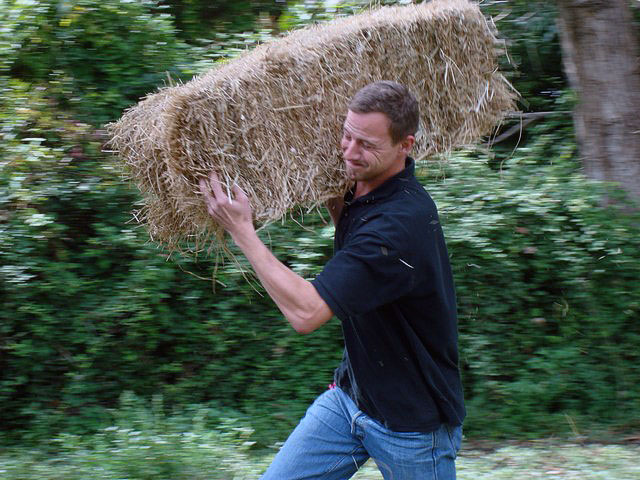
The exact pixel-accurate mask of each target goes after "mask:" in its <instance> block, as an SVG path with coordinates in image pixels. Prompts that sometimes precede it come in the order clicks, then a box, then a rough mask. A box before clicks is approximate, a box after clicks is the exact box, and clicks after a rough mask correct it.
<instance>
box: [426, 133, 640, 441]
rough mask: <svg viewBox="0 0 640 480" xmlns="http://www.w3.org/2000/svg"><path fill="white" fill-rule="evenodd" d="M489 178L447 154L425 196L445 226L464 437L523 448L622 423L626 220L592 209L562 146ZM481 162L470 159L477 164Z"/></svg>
mask: <svg viewBox="0 0 640 480" xmlns="http://www.w3.org/2000/svg"><path fill="white" fill-rule="evenodd" d="M548 141H549V139H548V138H543V137H540V141H539V143H541V145H540V144H535V143H533V144H532V145H530V146H528V147H526V148H521V149H519V150H518V152H517V155H518V156H517V157H514V158H513V159H512V160H511V161H510V162H509V163H508V164H505V165H503V167H504V168H503V169H502V170H500V171H492V170H491V169H489V168H487V163H489V162H488V159H485V162H482V161H479V158H478V156H477V155H473V156H470V155H459V156H455V157H454V158H452V159H451V162H450V163H449V164H448V165H447V167H446V168H445V169H444V172H439V173H435V174H434V175H435V176H437V175H439V174H444V176H445V179H444V181H443V182H441V183H440V182H433V176H432V178H431V180H430V181H429V183H431V182H433V183H431V185H430V186H429V187H428V189H429V190H430V191H431V193H432V194H433V196H434V197H435V199H436V201H437V203H438V204H439V206H440V209H441V214H442V217H443V220H444V222H445V234H446V237H447V241H448V246H449V251H450V255H451V261H452V265H453V268H454V275H455V278H456V283H457V292H458V300H459V311H460V332H461V336H460V343H461V345H460V348H461V354H462V364H463V368H464V377H465V378H464V385H465V393H466V396H467V400H468V406H469V410H470V415H469V419H468V422H467V432H470V433H471V434H473V433H474V432H482V433H483V434H487V433H489V432H491V431H495V432H500V433H501V434H504V433H507V432H509V433H512V434H521V433H524V434H525V435H526V434H529V435H532V436H535V435H542V434H548V433H551V432H554V433H557V432H559V431H560V432H562V431H568V430H569V428H570V424H569V423H570V422H571V421H573V420H571V421H569V423H568V421H567V419H566V415H569V416H571V417H574V416H575V417H576V421H578V420H581V421H584V423H587V422H589V421H591V422H593V421H595V422H600V423H601V424H604V423H607V422H617V423H619V424H625V423H627V422H628V423H629V425H631V424H632V423H633V421H634V420H633V419H632V418H631V417H630V416H629V412H631V411H633V404H634V402H635V401H634V400H633V399H634V398H639V395H640V390H639V389H638V380H640V368H638V360H640V358H639V356H640V352H639V351H638V349H637V345H638V344H639V343H638V342H639V341H640V328H639V326H638V322H637V319H638V318H640V285H639V284H638V282H637V281H635V279H636V278H637V272H638V265H640V248H639V247H640V243H639V242H640V240H639V238H640V236H639V234H640V231H639V226H638V225H640V223H639V222H638V218H637V215H635V216H634V215H625V214H622V213H620V212H618V211H615V210H613V209H606V208H603V207H601V206H600V203H599V202H600V201H601V198H602V193H603V190H602V189H601V188H598V186H597V185H596V184H594V183H592V182H589V181H588V180H586V179H585V178H584V177H583V176H582V175H581V174H580V173H579V172H578V171H576V169H575V166H574V162H573V160H572V158H573V151H574V146H573V145H572V143H571V141H570V140H569V141H564V142H563V141H561V140H560V139H558V138H557V137H554V138H553V140H552V141H555V142H556V145H555V147H554V148H557V149H562V148H564V149H565V154H564V155H562V154H560V155H558V156H556V157H555V158H553V163H551V164H547V165H543V163H544V162H541V160H540V157H539V156H538V153H539V152H540V151H542V150H543V148H545V145H547V143H548ZM480 158H482V157H480Z"/></svg>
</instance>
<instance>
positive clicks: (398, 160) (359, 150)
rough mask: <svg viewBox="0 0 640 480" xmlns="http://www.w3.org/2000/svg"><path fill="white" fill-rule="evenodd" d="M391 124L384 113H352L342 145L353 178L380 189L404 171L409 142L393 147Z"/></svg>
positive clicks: (348, 169)
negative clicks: (392, 177)
mask: <svg viewBox="0 0 640 480" xmlns="http://www.w3.org/2000/svg"><path fill="white" fill-rule="evenodd" d="M389 125H390V120H389V118H388V117H387V116H386V115H385V114H384V113H379V112H371V113H355V112H352V111H351V110H349V111H348V112H347V118H346V120H345V122H344V131H343V135H342V141H341V142H340V145H341V147H342V156H343V158H344V161H345V166H346V169H347V174H348V175H349V178H351V179H352V180H355V181H358V182H365V183H371V184H374V185H373V186H374V187H375V186H377V185H379V184H381V183H382V182H384V181H385V180H386V179H387V178H389V177H391V176H393V175H395V174H396V173H398V172H399V171H401V170H402V169H403V168H404V160H405V157H406V156H407V154H408V149H410V148H411V145H413V137H411V136H410V137H407V138H409V139H410V145H409V146H408V149H407V148H406V147H407V146H406V142H405V141H401V142H398V143H397V144H395V145H394V144H393V141H392V140H391V135H390V133H389Z"/></svg>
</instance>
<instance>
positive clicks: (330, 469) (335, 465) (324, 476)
mask: <svg viewBox="0 0 640 480" xmlns="http://www.w3.org/2000/svg"><path fill="white" fill-rule="evenodd" d="M358 448H359V447H355V448H354V449H353V450H351V451H350V452H349V453H348V454H347V455H345V456H344V457H342V458H340V459H338V460H336V461H335V462H334V464H333V465H331V468H329V470H327V471H326V472H325V473H324V475H322V477H320V479H321V480H322V479H323V478H326V477H327V475H329V474H330V473H332V472H333V471H335V469H336V468H337V467H338V465H340V464H341V463H342V460H344V459H345V458H349V457H350V458H351V460H353V463H355V465H356V471H358V470H359V469H360V465H358V462H356V460H355V458H353V454H354V453H356V452H357V451H358Z"/></svg>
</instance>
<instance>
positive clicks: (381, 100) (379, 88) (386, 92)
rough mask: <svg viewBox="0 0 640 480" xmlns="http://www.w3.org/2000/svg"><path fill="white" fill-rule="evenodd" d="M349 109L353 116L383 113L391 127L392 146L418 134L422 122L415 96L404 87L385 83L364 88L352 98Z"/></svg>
mask: <svg viewBox="0 0 640 480" xmlns="http://www.w3.org/2000/svg"><path fill="white" fill-rule="evenodd" d="M349 110H351V111H352V112H354V113H372V112H379V113H384V114H385V115H386V116H387V117H388V118H389V120H390V121H391V124H390V125H389V134H390V135H391V141H392V142H393V144H394V145H395V144H397V143H398V142H400V141H402V140H404V138H405V137H406V136H407V135H415V134H416V132H417V131H418V125H419V123H420V109H419V107H418V102H417V100H416V97H414V96H413V94H412V93H411V92H410V91H409V89H408V88H407V87H405V86H404V85H402V84H400V83H397V82H392V81H389V80H382V81H379V82H374V83H370V84H369V85H367V86H366V87H363V88H361V89H360V90H358V92H356V94H355V95H354V96H353V98H352V99H351V102H350V103H349Z"/></svg>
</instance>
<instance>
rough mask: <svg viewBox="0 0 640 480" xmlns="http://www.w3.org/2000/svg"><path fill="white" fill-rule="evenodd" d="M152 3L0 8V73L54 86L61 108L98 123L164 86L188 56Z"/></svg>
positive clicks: (79, 1)
mask: <svg viewBox="0 0 640 480" xmlns="http://www.w3.org/2000/svg"><path fill="white" fill-rule="evenodd" d="M155 6H156V4H155V2H154V1H152V0H144V1H139V2H138V1H136V2H124V1H120V0H104V1H101V2H95V1H93V0H75V1H57V0H43V1H32V2H10V1H8V0H2V2H1V3H0V23H2V29H1V30H0V54H1V55H0V56H1V57H2V59H3V60H2V62H1V63H0V73H5V74H9V75H11V76H12V77H16V78H20V79H22V80H23V81H27V82H35V83H43V82H49V83H50V84H51V85H52V86H54V85H55V86H56V87H57V88H56V90H57V100H58V102H60V104H61V106H62V107H64V108H72V109H74V110H76V111H78V112H79V113H80V114H81V117H82V119H83V120H84V121H85V122H90V123H92V124H94V125H100V124H103V123H105V122H107V121H112V120H115V119H116V118H117V117H118V116H119V115H120V113H121V111H122V109H123V108H125V107H127V106H129V105H131V104H132V103H134V102H135V101H137V100H138V99H139V98H140V97H142V96H144V95H145V94H147V93H149V92H150V91H152V90H153V89H154V88H155V87H156V86H157V85H160V84H161V83H162V82H163V79H166V78H167V76H168V75H171V76H174V77H178V78H179V77H180V76H181V75H183V73H184V72H183V68H180V65H181V64H183V63H185V62H184V60H185V59H184V58H183V57H184V56H185V55H186V54H187V53H188V51H187V50H186V48H185V46H184V45H183V44H181V43H180V42H179V41H178V40H177V39H176V37H175V33H176V32H175V29H174V27H173V23H172V19H171V17H169V16H168V15H166V14H158V13H155V14H152V13H151V10H152V9H153V8H155Z"/></svg>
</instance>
